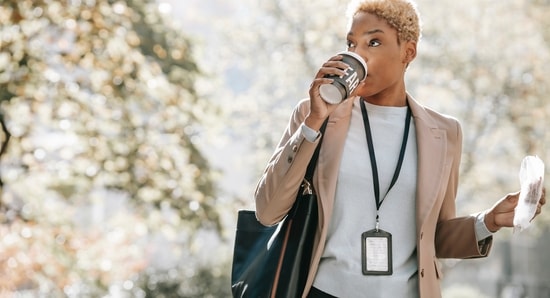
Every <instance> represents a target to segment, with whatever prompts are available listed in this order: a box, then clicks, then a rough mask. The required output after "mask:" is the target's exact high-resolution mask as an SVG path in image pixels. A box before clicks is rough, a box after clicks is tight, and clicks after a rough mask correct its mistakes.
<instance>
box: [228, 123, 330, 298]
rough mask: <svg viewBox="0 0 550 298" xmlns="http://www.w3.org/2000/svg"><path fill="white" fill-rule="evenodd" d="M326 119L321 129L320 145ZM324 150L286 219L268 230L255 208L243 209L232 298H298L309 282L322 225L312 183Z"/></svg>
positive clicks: (305, 178)
mask: <svg viewBox="0 0 550 298" xmlns="http://www.w3.org/2000/svg"><path fill="white" fill-rule="evenodd" d="M326 125H327V121H325V122H324V123H323V126H322V127H321V141H320V143H322V136H323V132H324V129H325V128H326ZM320 148H321V146H320V145H319V146H317V148H316V150H315V153H314V154H313V157H312V158H311V160H310V162H309V165H308V168H307V171H306V175H305V177H304V180H303V183H302V184H301V185H300V189H299V190H298V195H297V198H296V201H295V203H294V205H293V206H292V208H291V209H290V211H289V212H288V214H287V216H286V217H285V218H284V219H283V220H282V221H281V222H280V223H278V224H276V225H274V226H269V227H267V226H264V225H262V224H261V223H259V222H258V221H257V219H256V215H255V212H254V211H252V210H239V213H238V219H237V229H236V235H235V247H234V250H233V263H232V271H231V291H232V293H233V297H253V298H258V297H261V298H264V297H285V298H286V297H293V298H294V297H300V296H302V293H303V291H304V287H305V283H306V280H307V276H308V272H309V266H310V262H311V255H312V250H313V241H314V238H315V232H316V229H317V224H318V207H317V196H316V194H315V191H314V190H313V185H312V183H311V181H312V178H313V172H314V171H315V166H316V165H317V158H318V156H319V151H320Z"/></svg>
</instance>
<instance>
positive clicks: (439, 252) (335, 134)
mask: <svg viewBox="0 0 550 298" xmlns="http://www.w3.org/2000/svg"><path fill="white" fill-rule="evenodd" d="M408 102H409V106H410V108H411V111H412V115H413V119H414V124H415V128H416V137H417V140H416V141H417V151H418V179H417V184H418V185H417V194H416V224H417V231H416V239H417V254H418V279H419V289H420V297H429V298H433V297H440V296H441V289H440V285H439V279H440V278H441V276H442V275H441V270H440V268H439V264H438V261H437V258H476V257H485V256H487V254H488V252H489V250H490V247H491V243H492V238H491V237H489V238H487V239H486V240H484V241H481V242H480V243H478V242H477V241H476V238H475V231H474V223H475V216H465V217H456V213H455V210H456V208H455V199H456V194H457V185H458V176H459V165H460V158H461V150H462V131H461V128H460V124H459V122H458V121H457V120H456V119H453V118H450V117H446V116H443V115H441V114H439V113H437V112H435V111H433V110H430V109H428V108H426V107H424V106H422V105H420V104H419V103H418V102H417V101H415V100H414V99H413V98H412V97H411V96H410V95H409V96H408ZM352 107H353V100H347V101H346V102H344V103H342V104H340V105H339V106H338V108H337V109H336V110H335V111H334V112H333V113H332V114H331V116H330V117H329V122H328V125H327V128H326V131H325V136H324V139H323V144H322V146H321V152H320V154H319V160H318V164H317V168H316V172H315V176H314V178H313V180H314V181H313V185H314V187H315V189H316V191H317V195H318V200H319V225H318V230H317V234H316V238H315V243H314V248H313V257H312V262H311V267H310V273H309V276H308V280H307V283H306V290H305V293H304V297H305V296H306V295H307V293H308V291H309V289H310V288H311V286H312V284H313V280H314V278H315V274H316V272H317V268H318V266H319V262H320V260H321V256H322V253H323V250H324V247H325V240H326V237H327V230H328V227H329V221H330V218H331V213H332V209H333V203H334V195H335V190H336V180H337V176H338V168H339V166H340V160H341V156H342V151H343V147H344V141H345V138H346V135H347V131H348V128H349V125H350V119H351V110H352ZM308 111H309V102H308V100H303V101H301V102H300V103H299V104H298V105H297V107H296V109H295V110H294V112H293V114H292V117H291V119H290V121H289V124H288V126H287V128H286V130H285V132H284V134H283V136H282V138H281V140H280V142H279V144H278V146H277V148H276V150H275V152H274V154H273V156H272V157H271V159H270V161H269V163H268V165H267V167H266V169H265V172H264V173H263V175H262V177H261V179H260V181H259V182H258V185H257V188H256V192H255V200H256V216H257V217H258V220H259V221H260V222H262V223H263V224H264V225H273V224H276V223H277V222H279V221H280V220H281V219H282V218H284V216H285V215H286V214H287V212H288V211H289V210H290V208H291V207H292V204H293V203H294V200H295V198H296V194H297V191H298V187H299V185H300V183H301V181H302V179H303V177H304V175H305V171H306V167H307V164H308V163H309V160H310V159H311V156H312V155H313V152H314V151H315V148H316V146H317V145H318V142H319V140H317V141H316V142H314V143H311V142H308V141H307V140H305V139H304V137H303V133H302V131H301V124H302V123H303V121H304V119H305V117H306V115H307V114H308Z"/></svg>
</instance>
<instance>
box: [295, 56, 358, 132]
mask: <svg viewBox="0 0 550 298" xmlns="http://www.w3.org/2000/svg"><path fill="white" fill-rule="evenodd" d="M341 60H342V56H341V55H336V56H334V57H332V58H330V59H329V60H328V61H327V62H325V63H324V64H323V65H322V66H321V68H320V69H319V71H318V72H317V75H315V79H314V80H313V82H312V83H311V86H310V87H309V102H310V112H309V114H308V115H307V117H306V119H305V124H306V125H307V126H308V127H309V128H311V129H314V130H319V129H320V128H321V125H322V124H323V122H324V121H325V119H326V118H327V117H328V116H329V115H330V114H331V113H332V112H333V111H334V110H335V109H336V107H337V106H338V104H329V103H327V102H326V101H324V100H323V98H321V94H320V93H319V87H320V86H321V85H323V84H331V83H332V82H333V79H329V78H325V76H327V75H337V76H341V75H344V74H345V71H344V70H345V69H347V68H348V67H349V66H348V65H347V64H346V63H344V62H342V61H341Z"/></svg>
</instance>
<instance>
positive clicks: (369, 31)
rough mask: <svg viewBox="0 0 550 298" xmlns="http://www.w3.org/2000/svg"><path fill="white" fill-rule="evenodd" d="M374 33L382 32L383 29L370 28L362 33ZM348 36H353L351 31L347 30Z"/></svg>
mask: <svg viewBox="0 0 550 298" xmlns="http://www.w3.org/2000/svg"><path fill="white" fill-rule="evenodd" d="M375 33H384V31H383V30H382V29H372V30H368V31H365V32H363V34H362V35H372V34H375ZM348 36H353V32H351V31H350V32H348Z"/></svg>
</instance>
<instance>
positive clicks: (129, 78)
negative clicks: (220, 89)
mask: <svg viewBox="0 0 550 298" xmlns="http://www.w3.org/2000/svg"><path fill="white" fill-rule="evenodd" d="M0 16H1V17H0V37H1V40H0V43H1V48H2V49H1V52H0V100H1V101H2V106H1V112H2V113H1V115H2V118H1V119H0V120H2V121H1V122H2V127H3V128H4V132H5V133H4V139H3V144H4V146H6V144H7V146H6V147H5V148H7V150H6V151H5V152H4V151H2V153H3V154H4V155H3V156H2V163H1V170H2V173H1V174H2V176H1V178H2V181H3V189H2V197H1V201H0V202H1V204H0V206H1V208H2V209H1V210H2V213H1V215H0V224H1V225H0V276H1V278H0V294H1V293H3V292H6V293H11V292H14V291H24V290H25V291H29V292H31V293H35V294H40V293H48V294H52V293H53V294H54V295H67V296H81V295H103V294H104V293H115V294H116V293H119V292H129V293H133V294H137V295H141V294H145V293H155V291H160V290H161V289H163V286H161V284H163V283H164V284H172V285H174V284H175V285H179V284H181V287H176V289H175V290H176V291H179V293H180V294H181V295H186V293H190V292H191V291H195V294H197V295H199V294H200V293H199V292H197V291H198V290H197V289H196V288H195V287H186V286H188V284H186V283H183V282H181V279H182V278H183V277H184V275H185V274H187V275H190V276H194V275H195V274H194V273H195V270H196V272H200V267H201V266H209V264H206V265H205V264H204V263H201V259H200V258H197V257H196V254H197V253H198V252H200V250H201V249H202V247H203V246H204V245H206V244H204V243H203V242H202V240H199V238H197V237H198V236H197V235H199V234H200V235H205V234H206V235H213V236H211V238H212V239H213V240H212V241H216V239H218V238H219V237H218V236H216V235H218V234H219V233H220V232H221V231H222V226H221V223H220V219H219V209H218V208H220V207H222V208H223V206H216V205H215V200H214V194H215V192H216V191H215V187H214V178H213V174H214V173H213V172H212V170H211V169H210V165H209V163H208V162H207V160H206V159H205V158H204V157H203V155H202V154H201V152H200V150H199V148H198V147H197V145H196V140H197V138H200V137H201V131H202V130H203V128H202V125H204V123H208V121H209V120H208V119H209V118H212V117H213V116H215V112H214V110H213V108H212V107H211V105H210V104H209V103H208V102H207V101H204V100H199V99H198V97H197V95H196V92H195V88H194V80H195V78H196V77H197V76H198V75H199V70H198V68H197V66H196V64H195V62H194V61H193V57H192V52H191V44H190V43H189V41H188V40H187V39H186V38H185V37H184V36H182V33H181V32H180V31H178V30H176V29H175V27H174V26H173V24H171V23H170V21H169V20H170V18H167V16H166V15H163V14H161V13H160V12H159V11H158V8H157V3H156V2H154V1H149V0H132V1H107V0H96V1H69V2H67V1H57V0H48V1H46V0H44V1H28V0H27V1H16V0H9V1H4V3H3V5H2V6H0ZM10 136H11V137H10ZM201 239H203V238H201ZM218 241H219V240H218ZM180 263H185V265H186V266H185V267H180V266H179V265H178V264H180ZM182 268H185V269H182ZM170 270H171V271H170ZM174 270H175V271H174ZM183 270H186V271H183ZM168 271H170V272H179V274H176V275H177V276H178V278H177V279H178V281H171V279H170V278H162V276H165V275H163V273H162V272H168ZM190 272H191V273H192V274H190ZM172 275H174V274H172ZM197 275H198V274H197ZM203 279H204V276H203ZM193 280H194V279H189V281H188V283H192V282H193ZM194 283H195V284H198V285H200V282H199V281H197V280H195V281H194ZM170 290H174V289H173V288H171V289H170ZM202 290H203V291H204V290H205V289H202ZM206 291H211V292H215V289H206ZM172 292H173V291H172Z"/></svg>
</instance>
